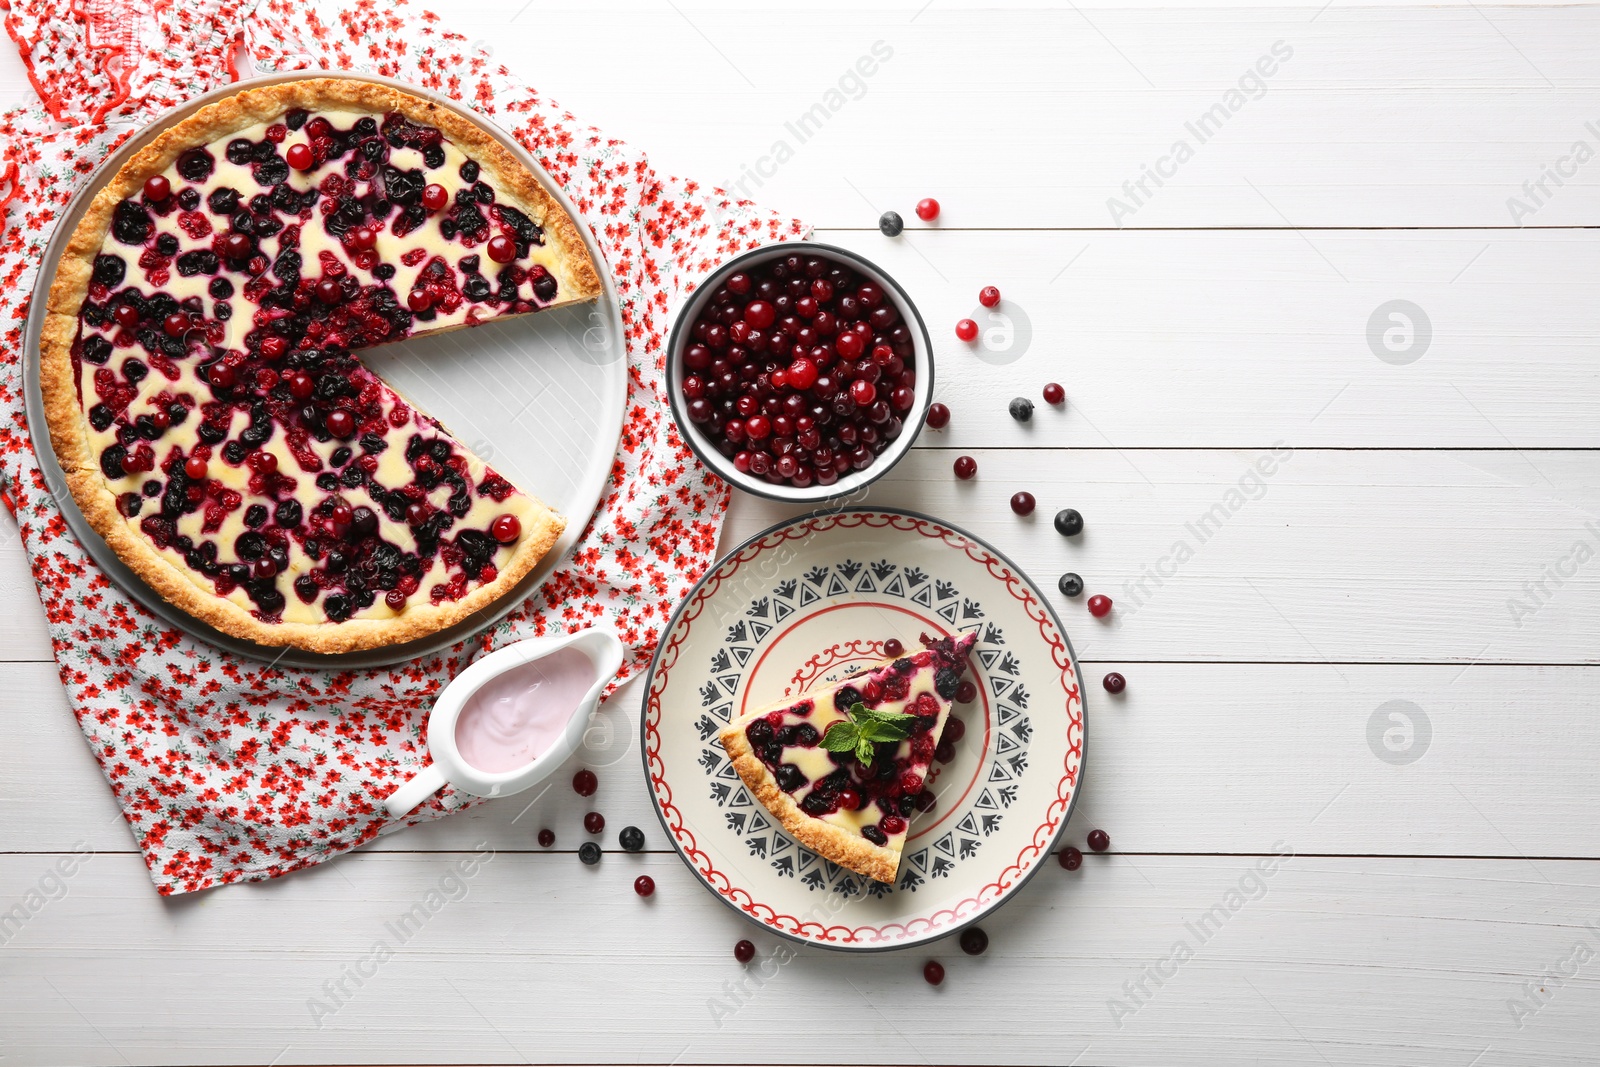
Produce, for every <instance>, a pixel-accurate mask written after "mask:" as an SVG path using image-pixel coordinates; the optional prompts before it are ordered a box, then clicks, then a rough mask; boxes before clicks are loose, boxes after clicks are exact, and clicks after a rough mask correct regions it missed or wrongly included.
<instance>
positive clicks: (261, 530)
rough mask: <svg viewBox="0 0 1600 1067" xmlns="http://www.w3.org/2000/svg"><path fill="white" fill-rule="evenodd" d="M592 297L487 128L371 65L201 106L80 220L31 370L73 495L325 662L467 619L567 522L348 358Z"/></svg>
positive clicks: (176, 582)
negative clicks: (356, 75) (367, 71)
mask: <svg viewBox="0 0 1600 1067" xmlns="http://www.w3.org/2000/svg"><path fill="white" fill-rule="evenodd" d="M600 291H601V285H600V279H599V276H598V275H597V274H596V272H595V267H594V263H593V261H592V260H591V258H590V256H589V253H588V250H587V247H586V246H585V244H584V242H583V239H582V237H581V235H580V233H579V231H578V228H577V226H576V225H575V224H574V222H573V220H572V219H571V217H569V216H568V215H567V214H566V213H565V212H564V211H563V210H562V209H561V207H560V205H559V204H558V203H557V202H556V201H555V199H554V198H553V197H552V196H551V195H550V194H549V192H548V191H546V189H545V188H544V187H543V186H542V185H541V184H540V183H539V181H538V179H537V178H536V177H535V176H534V174H533V173H532V172H531V171H530V170H529V169H528V168H527V167H525V166H523V165H522V164H521V163H519V162H518V161H517V159H516V158H515V156H513V155H512V154H511V153H510V152H509V151H507V150H506V148H505V147H504V146H503V145H502V144H501V143H500V142H499V140H497V139H496V138H495V137H494V136H493V135H491V134H490V133H489V132H488V131H487V130H485V129H483V128H481V127H480V126H478V125H476V124H475V123H473V122H470V121H468V120H467V119H465V118H463V117H462V116H461V115H460V114H458V113H456V112H455V111H452V110H450V109H447V108H444V107H440V106H438V105H436V104H433V103H430V102H429V101H427V100H424V99H422V98H420V97H416V96H412V95H410V94H407V93H403V92H399V91H397V90H395V89H391V88H388V87H386V86H382V85H377V84H374V83H370V82H363V81H357V80H352V79H340V78H308V79H306V80H302V81H294V82H286V83H280V84H276V85H271V86H266V87H262V88H257V89H249V90H245V91H243V92H240V93H237V94H235V95H234V96H231V97H228V98H226V99H224V100H220V101H217V102H216V103H213V104H209V105H207V106H206V107H203V108H201V109H200V110H199V111H197V112H196V113H195V114H193V115H192V116H190V117H189V118H187V119H184V120H183V121H181V122H179V123H177V124H176V125H174V126H173V127H172V128H170V129H168V130H166V131H165V132H163V133H162V134H161V135H160V136H158V137H156V138H155V139H154V140H153V141H152V142H151V143H150V144H149V145H147V146H146V147H145V148H143V149H142V150H140V151H139V152H137V153H136V154H135V155H133V156H132V157H130V158H129V160H128V161H127V162H126V163H125V164H124V165H123V166H122V168H121V169H120V170H119V171H118V172H117V173H116V174H115V175H114V176H112V178H111V179H110V181H109V183H108V184H107V185H106V186H105V187H104V188H103V189H102V190H101V191H100V192H99V194H98V195H97V196H96V197H95V198H94V200H93V202H92V203H91V205H90V207H89V208H88V210H87V212H86V214H85V215H84V216H83V219H82V221H81V222H80V223H79V224H78V226H77V228H76V230H75V231H74V232H73V234H72V237H71V239H70V242H69V244H68V245H67V248H66V250H65V253H64V254H63V256H62V259H61V262H60V266H59V268H58V270H57V273H56V277H55V280H54V284H53V285H52V287H51V290H50V294H49V313H48V315H47V317H46V321H45V326H44V330H43V334H42V340H41V346H40V347H41V353H40V378H41V386H42V388H43V394H44V400H45V412H46V416H47V420H48V422H49V427H50V435H51V441H52V443H53V444H54V447H55V451H56V455H57V457H58V459H59V460H60V463H61V466H62V469H63V470H64V471H65V473H66V476H67V480H68V484H69V485H70V487H71V490H72V494H73V497H74V498H75V499H76V501H77V503H78V506H79V507H80V508H81V509H82V511H83V513H84V515H85V516H86V517H87V518H88V519H89V521H90V523H92V524H93V526H94V528H95V530H96V531H98V532H99V534H100V535H101V536H102V537H103V538H105V540H106V543H107V544H108V545H110V547H111V548H112V549H113V550H114V551H115V552H116V553H117V555H118V556H119V557H120V558H121V559H122V560H123V561H124V562H125V563H127V564H128V566H130V567H131V568H132V569H133V570H135V571H136V572H137V573H138V574H139V575H140V577H141V578H143V579H144V581H145V582H146V583H148V584H149V585H150V586H151V587H152V588H153V589H155V590H156V591H157V592H158V593H160V594H161V595H162V596H163V597H165V598H166V599H167V600H168V601H170V602H172V603H173V604H175V605H177V606H178V607H180V608H182V609H184V610H185V611H187V612H189V613H190V614H191V615H193V616H195V617H196V618H199V619H201V620H203V621H205V622H206V623H209V624H210V625H211V626H214V627H216V628H217V629H218V630H221V631H223V632H224V633H227V634H230V635H232V636H235V637H239V638H243V639H246V640H250V641H255V642H258V643H261V644H266V645H292V646H296V647H299V648H303V649H309V650H312V651H317V652H342V651H350V650H354V649H363V648H373V647H378V646H384V645H390V644H395V643H399V642H402V641H408V640H412V639H415V638H418V637H422V636H425V635H427V634H429V633H432V632H435V631H437V630H440V629H442V628H444V627H447V626H449V625H451V624H452V623H455V622H457V621H459V620H461V619H463V618H465V617H467V616H468V615H470V614H471V613H473V612H475V611H477V610H479V609H481V608H484V607H486V606H488V605H489V604H491V603H492V602H493V601H495V600H496V599H498V598H499V597H500V596H501V595H502V594H503V593H505V592H507V591H508V590H510V589H511V588H512V587H513V586H515V585H516V583H517V582H518V580H519V579H521V578H522V577H523V575H525V574H526V573H527V572H528V571H529V570H530V569H532V568H533V566H534V565H535V564H537V563H538V561H539V560H540V558H541V557H543V556H544V555H545V553H546V552H548V551H549V550H550V548H551V546H552V545H553V544H554V543H555V541H556V539H557V537H558V536H559V535H560V533H561V531H562V528H563V527H564V525H565V523H564V521H563V520H562V519H561V518H560V517H559V516H557V515H556V514H555V513H554V512H553V511H552V510H551V509H550V508H548V507H546V506H545V505H544V504H543V503H541V502H540V501H539V500H538V499H537V498H536V497H534V496H533V495H531V494H530V493H528V492H526V491H525V490H524V489H522V488H519V487H517V486H514V485H512V484H511V483H510V482H509V481H508V480H507V479H506V478H504V477H502V476H501V475H499V474H497V473H496V472H495V471H494V470H492V469H490V468H489V467H488V466H487V465H486V464H485V463H484V462H483V461H482V460H481V459H479V458H478V457H477V456H475V455H473V454H472V453H471V452H470V451H469V450H468V449H466V448H465V447H463V446H462V445H461V444H460V442H458V441H456V440H455V439H454V438H453V437H451V436H450V434H449V433H448V432H446V431H445V430H444V428H443V427H442V426H440V425H439V423H438V422H436V421H435V420H433V419H432V418H430V417H428V416H427V415H426V414H424V413H422V412H420V411H418V410H416V409H415V407H413V406H412V405H411V404H409V403H408V402H407V401H406V400H405V399H404V398H403V397H401V396H400V395H398V394H397V393H396V392H395V391H394V390H393V389H391V388H389V387H388V386H387V385H386V384H385V383H384V382H383V381H381V380H380V379H379V378H378V377H377V376H376V375H374V374H373V373H372V372H371V371H369V370H368V369H367V368H366V367H364V366H363V365H362V364H361V363H360V362H359V361H358V360H357V359H356V358H354V356H353V355H352V353H354V352H359V351H360V350H361V349H364V348H368V347H371V346H373V345H378V344H386V343H389V342H393V341H399V340H402V339H404V338H406V337H411V336H416V335H419V334H423V333H431V332H435V331H440V330H448V329H456V328H459V327H464V326H473V325H477V324H479V323H481V322H485V321H488V320H489V319H494V318H501V317H504V316H508V315H522V314H527V313H529V312H535V311H540V310H543V309H545V308H550V307H554V306H557V305H561V304H567V303H572V302H575V301H586V300H591V299H593V298H594V297H596V296H597V295H598V294H599V293H600Z"/></svg>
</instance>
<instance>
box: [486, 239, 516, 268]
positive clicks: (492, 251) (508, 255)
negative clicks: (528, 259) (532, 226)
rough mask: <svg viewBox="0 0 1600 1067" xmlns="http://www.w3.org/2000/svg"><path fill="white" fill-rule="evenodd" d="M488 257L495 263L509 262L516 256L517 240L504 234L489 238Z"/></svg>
mask: <svg viewBox="0 0 1600 1067" xmlns="http://www.w3.org/2000/svg"><path fill="white" fill-rule="evenodd" d="M489 258H490V259H492V260H494V261H495V262H496V263H510V262H511V261H512V260H513V259H516V258H517V242H515V241H513V240H512V239H511V238H509V237H507V236H506V235H505V234H503V233H501V234H496V235H495V236H493V237H491V238H489Z"/></svg>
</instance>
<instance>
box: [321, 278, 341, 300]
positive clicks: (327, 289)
mask: <svg viewBox="0 0 1600 1067" xmlns="http://www.w3.org/2000/svg"><path fill="white" fill-rule="evenodd" d="M317 299H318V300H320V301H322V302H323V303H324V304H337V303H338V302H339V301H341V300H343V299H344V289H343V287H341V286H340V285H339V283H338V282H336V281H334V280H333V279H332V278H324V279H322V280H321V281H320V282H318V283H317Z"/></svg>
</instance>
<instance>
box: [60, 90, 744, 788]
mask: <svg viewBox="0 0 1600 1067" xmlns="http://www.w3.org/2000/svg"><path fill="white" fill-rule="evenodd" d="M294 108H305V109H306V110H308V111H319V110H320V111H326V110H358V111H368V112H371V113H374V114H385V113H387V112H390V111H398V112H400V113H401V114H402V115H404V116H405V117H406V118H407V119H410V120H411V121H413V122H416V123H420V124H423V125H428V126H433V127H435V128H436V129H438V130H440V131H441V132H442V133H443V134H444V135H445V136H446V137H448V138H449V139H450V140H451V141H452V142H454V143H455V144H456V145H457V146H458V147H459V148H461V150H462V151H463V152H466V153H467V154H468V155H469V156H470V157H471V158H472V159H474V160H476V161H477V163H478V164H479V166H480V167H482V168H483V169H485V170H488V171H490V172H491V173H492V175H493V177H494V179H495V180H496V182H497V183H499V185H500V188H501V189H503V190H505V191H506V192H507V193H508V194H510V196H511V198H512V202H513V204H514V206H517V207H518V208H519V209H521V210H523V211H524V213H525V214H527V215H528V217H529V218H530V219H532V220H533V221H534V222H536V223H538V224H539V225H540V226H541V227H543V229H544V231H545V240H546V243H547V244H550V243H553V244H554V245H555V246H556V247H557V248H558V249H559V250H560V251H561V257H560V261H559V264H558V265H559V266H560V267H561V268H564V269H561V270H557V269H552V273H553V274H555V275H556V279H557V284H558V294H561V295H562V296H563V299H562V300H561V301H560V302H561V303H571V302H576V301H584V300H592V299H594V298H595V297H597V296H598V295H599V294H600V292H601V284H600V278H599V275H598V273H597V272H596V271H595V267H594V263H593V261H592V260H591V259H590V257H589V252H588V248H587V246H586V245H585V244H584V241H583V238H582V236H581V235H580V234H579V231H578V228H577V225H576V224H575V223H574V222H573V220H572V218H571V217H570V216H569V215H567V213H566V212H565V211H564V210H563V209H562V208H561V206H560V204H558V203H557V202H556V200H555V198H554V197H552V196H551V195H550V193H549V192H548V191H547V190H546V189H545V187H544V186H543V185H542V184H540V182H539V180H538V179H537V178H536V177H534V175H533V173H532V172H531V171H529V170H528V169H527V168H526V167H524V166H523V165H522V164H521V163H519V162H518V161H517V160H516V158H515V157H514V156H513V155H512V154H511V153H510V152H509V151H508V150H507V149H506V148H505V147H504V146H503V145H502V144H501V143H500V141H499V140H498V139H497V138H495V137H494V136H493V135H491V134H490V133H488V132H487V131H486V130H484V129H482V128H481V127H480V126H478V125H477V124H475V123H472V122H469V121H467V120H466V119H464V118H462V117H461V116H460V115H458V114H457V113H456V112H454V111H452V110H450V109H448V108H445V107H441V106H440V105H438V104H435V103H432V102H430V101H428V100H424V99H422V98H420V97H416V96H412V95H410V94H408V93H404V92H400V91H399V90H397V89H392V88H389V87H387V86H383V85H377V84H374V83H371V82H362V81H353V80H346V79H341V78H311V79H307V80H304V81H295V82H285V83H281V84H277V85H271V86H266V87H263V88H258V89H247V90H244V91H243V92H240V93H238V94H236V95H234V96H231V97H228V98H227V99H225V100H219V101H217V102H216V103H214V104H208V105H207V106H205V107H203V108H201V109H200V110H199V111H197V112H195V113H194V114H193V115H191V116H190V117H189V118H187V119H184V120H183V121H182V122H179V123H178V124H177V125H175V126H173V127H172V128H171V129H169V130H166V131H165V132H164V133H162V134H161V135H160V136H158V137H157V138H156V139H155V140H153V141H151V142H150V144H148V145H146V146H145V147H144V148H142V149H140V150H139V151H138V152H137V153H135V154H134V155H133V156H132V157H131V158H130V159H129V160H128V161H127V162H126V163H125V164H123V166H122V168H121V169H120V170H119V171H118V172H117V174H116V175H115V176H114V177H113V178H112V179H111V181H110V182H109V183H107V185H106V186H105V187H104V188H103V189H101V191H100V192H99V193H98V194H97V195H96V196H95V198H94V201H93V202H92V203H91V204H90V206H89V209H88V211H87V212H86V213H85V214H84V216H83V219H82V220H81V221H80V222H79V223H78V226H77V228H76V229H75V230H74V231H73V234H72V237H71V239H70V240H69V241H68V243H67V247H66V250H65V252H64V253H63V255H62V257H61V262H60V265H59V266H58V268H57V270H56V277H55V281H54V283H53V284H52V285H51V287H50V294H49V297H48V305H47V306H48V309H49V310H48V313H47V315H46V318H45V323H44V328H43V330H42V332H41V336H40V345H39V347H40V360H39V375H40V386H41V389H42V392H43V397H44V411H45V418H46V421H47V422H48V424H49V429H50V440H51V443H52V445H53V446H54V448H55V453H56V458H57V460H58V461H59V463H60V465H61V468H62V470H63V472H64V473H65V474H66V478H67V485H68V486H69V488H70V489H71V491H72V496H73V499H74V500H76V501H77V503H78V507H79V508H80V509H81V510H82V512H83V514H84V517H85V518H87V519H88V520H89V523H90V525H92V526H93V527H94V529H95V531H96V532H97V533H99V535H100V536H101V537H102V538H104V539H105V542H106V544H107V545H109V546H110V548H111V550H112V551H113V552H115V553H116V554H117V556H118V558H119V559H121V560H122V561H123V562H124V563H125V564H127V565H128V566H129V567H130V568H131V569H132V570H133V571H134V572H135V573H137V574H138V575H139V577H140V578H141V579H143V580H144V582H145V583H146V584H148V585H149V586H150V587H151V588H152V589H154V590H155V591H156V592H157V593H159V594H160V595H161V596H162V597H163V598H164V599H165V600H167V601H168V602H169V603H171V604H173V605H174V606H176V607H178V608H181V609H182V610H183V611H185V612H187V613H188V614H190V615H192V616H194V617H195V618H197V619H200V620H201V621H202V622H205V623H206V624H207V625H209V626H212V627H214V628H215V629H217V630H220V631H221V632H223V633H225V634H228V635H229V636H231V637H236V638H240V639H242V640H246V641H253V642H255V643H257V644H261V645H267V646H291V647H294V648H299V649H304V650H306V651H310V652H318V653H340V652H353V651H359V650H364V649H372V648H382V647H387V646H390V645H397V644H402V643H404V642H407V641H414V640H417V639H419V638H422V637H426V636H428V635H430V634H433V633H436V632H438V631H439V630H442V629H445V628H447V627H449V626H453V625H455V624H456V623H458V622H461V621H463V620H465V619H467V618H469V617H470V616H472V615H474V614H476V613H479V612H483V611H484V610H486V609H487V608H489V607H490V605H492V604H493V603H494V602H495V601H496V600H498V599H500V597H501V596H503V595H504V594H506V593H508V592H509V591H511V589H513V588H514V587H515V586H516V584H517V583H518V582H519V581H520V580H521V579H522V578H523V577H524V576H525V575H526V574H527V573H528V572H529V571H530V570H532V569H533V567H534V566H535V565H536V564H537V563H538V562H539V561H540V560H541V559H542V558H543V557H544V556H545V554H546V553H547V552H549V551H550V548H551V547H552V546H553V545H554V544H555V542H556V539H557V538H559V537H560V536H561V533H562V531H563V529H565V527H566V521H565V520H564V519H563V518H561V517H560V516H559V515H557V514H556V513H555V512H554V511H552V510H550V509H549V508H548V507H545V506H544V505H543V504H542V503H541V502H539V501H538V499H537V498H535V497H532V496H531V494H525V495H526V496H528V498H529V499H530V500H532V502H533V503H534V504H535V505H536V507H535V509H534V513H533V514H532V515H530V516H529V517H528V518H527V519H524V521H523V530H522V536H521V538H520V539H519V541H518V543H517V545H516V548H515V551H514V553H513V555H512V558H511V559H510V560H509V561H508V563H507V565H506V566H505V567H504V568H502V569H500V571H499V573H498V575H497V576H496V578H495V580H494V581H492V582H489V583H487V584H485V585H482V586H480V587H478V588H477V589H474V590H473V591H472V592H470V593H468V594H467V595H466V596H464V597H462V598H461V599H459V600H455V601H446V602H443V603H440V604H432V603H427V602H421V603H411V604H408V605H407V606H406V609H405V610H404V611H403V612H402V613H400V614H398V615H396V616H395V617H393V618H388V619H360V618H353V619H347V620H345V621H344V622H332V621H329V622H325V623H292V622H291V623H285V622H279V623H271V622H263V621H262V620H261V619H258V618H256V617H255V615H253V614H252V613H251V612H249V611H248V610H246V609H245V608H243V607H242V606H240V605H239V604H236V603H234V602H233V601H231V600H228V599H227V598H225V597H221V596H218V595H217V594H216V593H215V592H213V591H211V590H208V589H205V588H203V587H202V586H200V585H198V584H197V583H196V582H195V581H194V580H193V579H192V578H190V577H189V572H187V571H185V570H181V569H179V568H178V567H177V566H175V565H174V564H172V563H171V562H169V561H168V560H167V559H166V558H165V557H164V556H162V555H161V554H160V553H159V552H158V551H157V550H156V549H155V548H154V546H153V545H152V544H151V543H150V542H148V541H147V540H145V539H144V538H143V537H141V536H139V535H138V534H136V533H135V532H134V531H132V530H131V529H130V528H129V526H128V524H127V522H126V521H125V520H124V519H123V517H122V515H121V513H120V512H119V511H118V510H117V498H116V494H115V493H113V492H112V491H111V489H110V488H109V487H108V486H107V484H106V481H105V478H104V476H103V475H102V474H101V472H100V468H99V464H98V463H97V462H96V461H95V457H94V456H93V454H92V451H91V449H90V446H89V441H88V437H87V427H88V423H87V417H86V415H85V412H84V410H83V405H82V403H81V402H80V400H79V398H78V383H77V379H76V376H75V374H74V371H73V366H72V345H73V342H74V340H75V339H76V337H77V333H78V313H79V310H80V309H81V307H82V305H83V301H84V299H85V298H86V296H87V294H88V287H89V282H90V278H91V275H92V272H93V265H94V258H95V256H96V255H98V254H99V252H100V251H101V247H102V246H103V245H104V243H105V239H106V234H107V232H108V230H109V228H110V225H111V218H112V212H113V210H114V209H115V208H116V205H117V204H118V203H120V202H121V201H122V200H124V199H126V198H127V197H129V196H132V195H134V194H135V193H137V192H139V191H140V190H142V189H143V187H144V182H145V180H146V179H147V178H149V177H150V176H152V175H155V174H159V173H161V172H162V171H164V170H165V169H166V168H167V167H168V166H169V165H170V164H172V163H173V162H174V161H175V160H176V159H177V158H178V156H179V155H181V154H182V153H183V152H185V151H187V150H188V149H190V148H196V147H205V146H208V145H210V144H212V143H213V142H215V141H217V140H219V139H220V138H224V137H228V136H230V135H231V134H234V133H237V132H239V131H241V130H245V129H248V128H250V127H251V126H254V125H256V124H258V123H262V122H269V121H271V120H272V119H275V118H277V117H279V116H281V115H282V114H284V113H285V112H287V111H289V110H292V109H294ZM423 332H433V331H420V330H419V331H415V333H414V334H413V335H415V334H419V333H423ZM463 447H464V446H463ZM529 519H531V520H532V521H529ZM763 770H764V768H763Z"/></svg>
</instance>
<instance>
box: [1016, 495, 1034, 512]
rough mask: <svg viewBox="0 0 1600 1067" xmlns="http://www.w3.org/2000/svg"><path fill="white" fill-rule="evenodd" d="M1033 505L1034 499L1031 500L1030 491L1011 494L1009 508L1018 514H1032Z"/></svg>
mask: <svg viewBox="0 0 1600 1067" xmlns="http://www.w3.org/2000/svg"><path fill="white" fill-rule="evenodd" d="M1033 506H1034V500H1033V494H1032V493H1026V492H1024V493H1013V494H1012V496H1011V510H1012V511H1014V512H1016V513H1017V514H1018V515H1032V514H1033Z"/></svg>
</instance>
